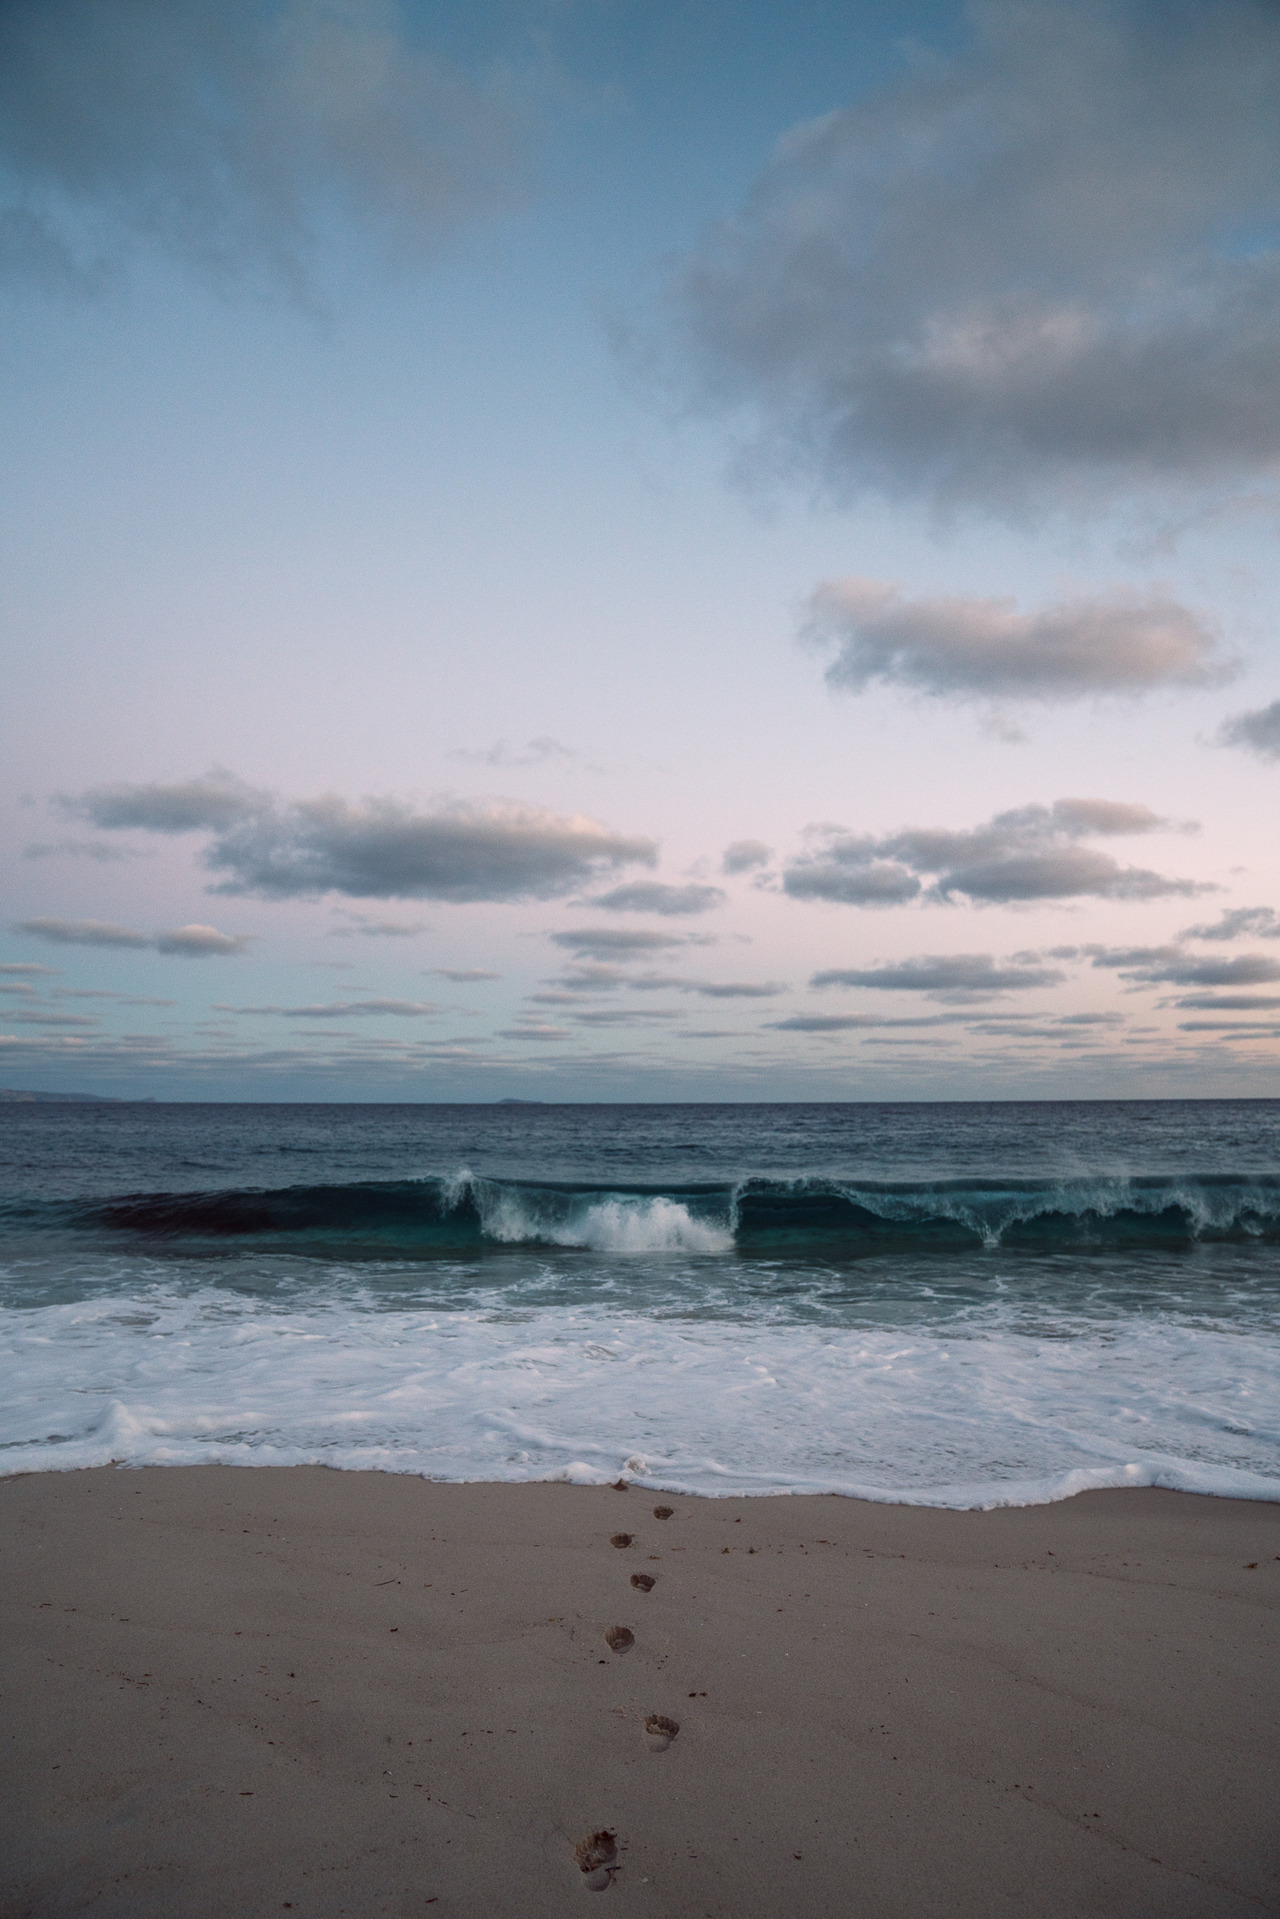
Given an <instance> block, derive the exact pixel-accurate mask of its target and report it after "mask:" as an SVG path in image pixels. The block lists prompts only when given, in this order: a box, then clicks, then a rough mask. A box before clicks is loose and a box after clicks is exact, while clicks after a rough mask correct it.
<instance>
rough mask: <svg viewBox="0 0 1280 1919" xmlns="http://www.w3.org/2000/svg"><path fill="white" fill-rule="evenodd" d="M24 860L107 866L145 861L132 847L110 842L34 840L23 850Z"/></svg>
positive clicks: (143, 856) (141, 854)
mask: <svg viewBox="0 0 1280 1919" xmlns="http://www.w3.org/2000/svg"><path fill="white" fill-rule="evenodd" d="M22 857H23V859H24V860H52V859H85V860H97V861H98V863H99V865H107V864H111V863H114V862H115V861H118V860H136V859H144V858H145V857H146V856H145V854H143V853H141V852H140V851H138V849H137V848H135V847H132V846H112V844H111V842H110V840H65V839H64V840H32V842H31V844H30V845H29V846H24V847H23V849H22Z"/></svg>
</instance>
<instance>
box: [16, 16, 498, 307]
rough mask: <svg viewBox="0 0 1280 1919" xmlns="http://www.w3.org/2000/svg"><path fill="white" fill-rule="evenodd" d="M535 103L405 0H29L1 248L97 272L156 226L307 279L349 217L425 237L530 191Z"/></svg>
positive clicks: (48, 278) (271, 273)
mask: <svg viewBox="0 0 1280 1919" xmlns="http://www.w3.org/2000/svg"><path fill="white" fill-rule="evenodd" d="M526 118H527V116H526V114H525V113H524V111H523V110H522V107H521V104H520V101H519V99H518V96H517V93H516V91H515V89H514V88H513V86H512V84H511V83H510V81H509V80H507V79H504V78H503V77H501V76H499V77H498V78H496V79H495V80H494V81H492V82H482V81H478V80H474V79H471V78H468V77H467V76H466V75H465V74H463V73H462V72H461V71H459V70H458V69H457V68H455V67H453V66H450V65H449V64H448V63H447V62H445V61H444V60H442V59H440V58H439V57H437V56H436V55H434V54H433V53H431V52H430V51H429V50H428V49H427V48H425V47H424V46H422V44H421V42H420V40H419V37H418V35H417V34H416V33H415V32H414V31H413V30H412V26H411V23H410V21H409V20H408V18H407V17H406V15H405V14H404V13H403V11H402V9H401V8H400V7H399V6H398V5H397V4H395V0H342V4H332V0H219V4H218V5H217V6H212V7H211V6H209V5H207V4H205V0H121V3H120V4H112V5H105V6H104V5H101V4H97V3H96V0H11V4H9V5H7V6H6V7H5V8H4V9H3V10H2V11H0V167H2V168H3V171H4V173H5V174H6V175H7V177H8V185H9V194H8V205H7V207H4V208H3V209H0V258H3V259H4V261H5V264H7V266H8V267H9V269H10V271H14V270H25V271H26V272H27V273H28V274H29V275H30V276H32V277H34V278H35V279H36V280H37V281H38V282H40V283H42V284H43V285H45V286H46V287H49V288H52V289H54V290H66V291H77V290H89V291H92V290H94V289H95V288H96V287H97V286H99V285H100V284H101V283H102V280H103V277H104V275H105V274H106V273H107V272H108V271H109V268H110V264H111V263H113V262H114V261H115V260H116V259H117V257H118V256H119V255H120V253H121V252H122V251H123V250H124V247H125V245H126V243H127V241H129V240H136V239H142V240H144V241H148V242H151V243H153V244H158V245H159V246H161V247H163V248H165V249H166V250H167V251H168V252H170V253H172V254H175V255H177V256H178V257H179V258H181V259H183V260H185V261H188V262H193V263H195V264H196V265H197V266H199V267H200V268H202V269H204V270H206V271H208V272H211V273H213V274H215V275H216V276H218V277H219V278H220V279H224V280H225V279H227V278H229V277H235V276H244V275H248V276H252V277H257V278H263V277H265V278H268V279H273V280H276V281H282V282H283V283H284V284H286V285H287V286H290V287H293V288H295V289H296V288H302V287H304V286H305V284H306V277H307V273H306V263H307V261H308V259H309V257H310V256H311V254H312V253H313V252H314V249H315V245H316V237H317V234H318V233H319V231H320V230H321V229H322V228H323V227H324V226H325V225H326V224H329V223H331V222H332V221H333V219H334V218H335V216H336V217H337V218H338V219H340V220H343V221H345V222H346V223H348V224H350V225H354V226H356V227H358V228H360V229H361V230H362V231H363V232H365V233H366V234H369V235H371V236H372V237H373V238H374V240H375V242H376V243H378V244H380V245H381V246H382V247H383V248H384V249H385V250H387V251H389V252H391V253H393V254H397V255H401V256H405V255H407V256H410V257H412V256H414V255H421V254H423V253H424V252H427V251H429V250H430V249H431V248H432V247H433V245H435V244H436V243H437V241H438V239H439V237H440V235H441V234H442V233H443V232H445V231H447V230H448V229H449V228H451V227H453V226H455V225H456V224H457V223H458V222H459V221H461V220H466V219H470V218H473V217H475V216H476V215H478V214H482V213H485V212H487V211H489V210H491V209H493V208H495V207H497V206H501V205H502V204H503V203H504V202H507V201H509V200H511V199H513V198H515V197H517V196H519V194H520V192H521V175H522V173H525V172H526V168H525V167H522V166H521V164H520V159H521V155H522V153H523V149H524V146H525V121H526ZM90 236H91V237H90Z"/></svg>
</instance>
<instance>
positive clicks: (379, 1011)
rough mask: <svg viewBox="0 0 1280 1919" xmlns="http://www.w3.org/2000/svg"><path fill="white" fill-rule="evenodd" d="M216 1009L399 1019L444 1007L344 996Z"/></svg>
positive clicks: (282, 1016) (291, 1016)
mask: <svg viewBox="0 0 1280 1919" xmlns="http://www.w3.org/2000/svg"><path fill="white" fill-rule="evenodd" d="M213 1010H214V1012H215V1013H236V1014H240V1015H242V1016H243V1015H253V1016H255V1017H257V1016H264V1017H265V1016H274V1017H276V1018H278V1019H368V1018H373V1017H382V1016H386V1015H392V1016H394V1017H395V1018H397V1019H433V1018H434V1017H435V1016H436V1015H437V1014H438V1013H439V1012H440V1011H441V1008H440V1007H438V1006H435V1005H433V1004H432V1002H431V1001H430V1000H412V999H362V1000H341V1001H338V1002H337V1003H330V1004H328V1005H325V1006H223V1005H216V1006H215V1007H214V1009H213Z"/></svg>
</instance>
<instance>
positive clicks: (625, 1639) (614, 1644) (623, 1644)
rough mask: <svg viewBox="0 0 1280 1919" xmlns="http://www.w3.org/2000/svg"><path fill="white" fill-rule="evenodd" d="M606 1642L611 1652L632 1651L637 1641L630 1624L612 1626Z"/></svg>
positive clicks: (606, 1636) (605, 1637)
mask: <svg viewBox="0 0 1280 1919" xmlns="http://www.w3.org/2000/svg"><path fill="white" fill-rule="evenodd" d="M604 1643H605V1645H606V1646H607V1647H608V1648H609V1651H610V1652H630V1651H631V1648H632V1647H633V1646H634V1645H635V1643H636V1636H635V1634H634V1633H633V1632H632V1630H631V1628H630V1626H610V1628H609V1630H608V1632H607V1633H606V1634H605V1636H604Z"/></svg>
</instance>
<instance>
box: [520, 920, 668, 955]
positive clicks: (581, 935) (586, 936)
mask: <svg viewBox="0 0 1280 1919" xmlns="http://www.w3.org/2000/svg"><path fill="white" fill-rule="evenodd" d="M548 938H549V939H550V940H552V942H553V943H554V944H555V945H556V946H563V947H564V948H565V949H566V950H567V951H568V952H570V953H585V954H587V955H588V956H589V957H591V958H599V959H615V960H616V959H625V958H627V957H628V956H629V955H639V954H641V953H661V952H663V951H664V950H666V949H667V948H669V947H672V946H686V945H688V943H689V942H688V940H687V938H686V937H684V936H683V935H682V934H679V933H652V932H647V931H641V929H640V928H639V927H635V928H632V927H630V926H579V927H575V928H574V930H573V931H572V932H566V933H551V934H548Z"/></svg>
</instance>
